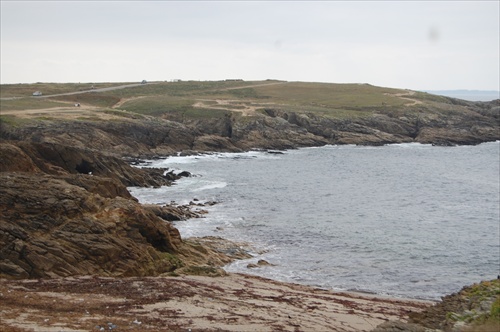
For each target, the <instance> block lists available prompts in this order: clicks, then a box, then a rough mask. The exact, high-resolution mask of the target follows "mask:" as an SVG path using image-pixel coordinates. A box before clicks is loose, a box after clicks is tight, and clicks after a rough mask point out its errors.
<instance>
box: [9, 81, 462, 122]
mask: <svg viewBox="0 0 500 332" xmlns="http://www.w3.org/2000/svg"><path fill="white" fill-rule="evenodd" d="M125 84H130V83H99V84H97V83H95V84H92V83H78V84H76V83H68V84H60V83H37V84H13V85H2V86H1V97H2V98H9V97H13V96H16V97H20V96H21V97H22V96H24V97H25V98H21V99H14V100H1V107H0V110H23V109H38V108H50V107H58V106H62V105H64V104H63V103H62V102H66V103H68V102H71V103H82V104H86V105H91V106H94V107H98V108H101V107H102V108H106V109H110V108H113V107H114V108H116V109H122V110H127V111H129V112H134V113H137V114H141V115H148V116H158V117H163V116H167V117H169V116H172V117H175V118H179V117H182V118H185V117H187V118H218V117H222V116H225V115H226V114H227V113H228V112H231V111H233V113H234V114H236V115H241V114H245V115H247V116H248V115H255V116H259V115H260V114H262V113H263V112H262V111H263V110H264V109H265V108H274V109H280V110H284V111H290V112H299V113H312V114H317V115H320V116H326V117H332V118H349V117H364V116H369V115H371V114H373V113H385V114H391V115H394V114H404V113H407V112H412V111H416V110H418V111H419V112H430V111H431V110H432V111H435V110H437V111H439V110H441V111H443V112H445V111H447V110H449V109H450V108H452V106H453V107H455V106H454V105H452V103H451V101H450V99H449V98H446V97H440V96H435V95H431V94H428V93H422V92H412V91H408V90H403V89H393V88H385V87H377V86H372V85H369V84H334V83H308V82H284V81H274V80H267V81H181V82H151V83H148V84H141V85H138V86H135V87H129V88H124V89H117V90H112V91H105V92H90V93H81V94H75V95H67V96H57V97H53V98H33V97H31V94H32V92H33V91H37V90H38V91H42V92H43V93H44V96H46V95H48V94H59V93H65V92H75V91H83V90H88V89H89V88H90V87H91V86H92V85H94V87H95V88H96V89H98V88H103V87H111V86H120V85H125ZM66 105H67V104H66ZM245 112H246V113H245Z"/></svg>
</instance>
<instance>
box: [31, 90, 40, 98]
mask: <svg viewBox="0 0 500 332" xmlns="http://www.w3.org/2000/svg"><path fill="white" fill-rule="evenodd" d="M41 95H42V92H40V91H35V92H33V96H35V97H39V96H41Z"/></svg>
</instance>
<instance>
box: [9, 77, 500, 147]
mask: <svg viewBox="0 0 500 332" xmlns="http://www.w3.org/2000/svg"><path fill="white" fill-rule="evenodd" d="M34 91H40V92H42V93H43V95H42V96H38V97H36V96H32V93H33V92H34ZM0 98H1V100H0V114H1V115H0V120H1V121H2V123H3V124H4V125H6V126H7V125H8V126H10V127H11V129H12V128H16V127H25V126H26V125H33V123H34V122H38V123H39V124H40V122H41V123H42V125H44V126H48V125H54V122H57V121H73V122H74V121H80V122H81V121H83V122H85V123H94V124H95V123H96V122H99V121H105V122H107V123H117V122H123V121H128V122H131V121H132V122H135V123H145V122H148V123H149V124H148V126H149V125H150V123H151V122H154V121H153V120H155V119H156V121H170V122H169V124H172V122H175V123H178V124H181V125H182V126H186V128H185V129H186V130H185V131H187V132H190V133H192V134H193V135H194V136H196V137H197V138H198V141H200V139H199V138H200V137H204V138H203V139H201V141H200V142H202V143H200V144H196V143H195V142H194V140H196V139H195V138H188V140H191V141H190V143H188V144H187V145H184V146H182V149H183V150H184V149H188V150H193V149H198V150H226V151H235V150H246V149H249V148H293V147H299V146H312V145H323V144H373V145H379V144H386V143H401V142H421V143H433V144H438V145H453V144H477V143H480V142H484V141H491V140H496V139H499V134H498V119H499V107H498V101H497V102H490V103H483V102H468V101H465V100H459V99H454V98H449V97H443V96H437V95H432V94H428V93H424V92H418V91H411V90H405V89H394V88H385V87H377V86H372V85H369V84H334V83H312V82H286V81H278V80H265V81H241V80H226V81H179V82H148V83H145V82H144V83H139V82H136V83H133V82H132V83H130V82H129V83H99V84H97V83H96V84H92V83H86V84H83V83H78V84H74V83H68V84H59V83H37V84H11V85H2V86H1V90H0ZM76 105H78V106H76ZM11 133H12V132H11ZM208 136H211V137H208ZM213 136H218V137H219V139H218V140H217V141H216V142H215V141H214V137H213ZM221 137H222V139H221ZM155 139H156V138H155ZM158 143H160V144H161V142H158ZM172 143H174V142H172V141H170V142H169V144H170V146H172ZM155 144H156V143H155ZM173 149H174V150H175V149H176V148H173Z"/></svg>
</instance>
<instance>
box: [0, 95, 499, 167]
mask: <svg viewBox="0 0 500 332" xmlns="http://www.w3.org/2000/svg"><path fill="white" fill-rule="evenodd" d="M421 107H422V109H418V108H416V109H412V110H411V111H409V110H401V111H397V110H393V111H387V112H379V113H377V112H372V114H371V115H370V116H359V117H350V118H345V119H341V118H331V117H329V116H327V115H325V116H320V115H318V114H313V113H307V112H298V111H290V110H287V109H279V108H276V109H273V108H267V109H264V110H263V111H262V112H260V113H259V112H256V113H254V115H252V116H237V115H231V116H225V117H221V118H212V119H198V120H194V119H177V118H175V119H168V116H167V115H165V118H152V117H143V118H138V119H114V120H112V121H90V120H81V121H69V120H58V121H33V122H27V123H25V124H23V125H22V126H12V125H9V124H8V123H0V127H1V128H0V129H1V130H0V138H3V139H8V140H12V141H25V142H31V143H37V144H41V143H44V144H54V145H57V146H59V147H60V148H58V149H66V150H71V149H75V148H78V149H80V150H85V149H90V150H93V151H100V152H105V153H106V154H108V155H114V156H121V157H123V156H128V157H152V156H166V155H171V154H175V153H177V152H186V153H194V152H204V151H225V152H237V151H245V150H249V149H253V148H261V149H291V148H297V147H306V146H320V145H325V144H360V145H382V144H389V143H404V142H419V143H427V144H435V145H455V144H478V143H481V142H487V141H494V140H498V139H500V100H496V101H492V102H488V103H484V102H483V103H480V102H478V103H472V102H465V101H462V104H460V105H453V104H450V105H448V106H447V107H448V109H440V111H439V112H438V111H436V110H429V107H430V106H428V105H426V106H421ZM441 107H443V106H441ZM69 147H71V148H69ZM21 148H23V147H21ZM23 150H26V148H23ZM80 150H79V152H78V153H80ZM43 153H45V152H43ZM64 153H65V154H66V155H67V154H68V153H70V151H64ZM53 157H54V162H55V159H56V158H55V157H56V156H53ZM76 159H78V158H71V160H69V161H68V160H64V161H63V160H59V161H58V162H57V163H56V165H57V166H61V163H68V162H72V163H74V164H75V165H76V164H78V163H81V162H82V161H81V160H76ZM87 159H88V160H87ZM87 159H86V161H87V162H90V161H92V157H91V156H90V157H87ZM102 162H103V163H104V162H106V164H109V163H111V162H114V161H113V160H112V159H109V158H108V159H107V160H102ZM68 166H70V167H73V166H74V165H73V166H71V165H68ZM102 167H103V165H102V164H98V163H97V162H96V161H93V165H92V167H87V166H86V165H85V164H82V165H80V169H81V170H83V171H85V170H87V169H89V170H90V169H91V170H93V171H98V170H99V171H101V172H103V170H102V169H101V168H102ZM73 168H74V167H73ZM127 172H128V171H127ZM123 176H124V177H127V175H126V174H124V175H123Z"/></svg>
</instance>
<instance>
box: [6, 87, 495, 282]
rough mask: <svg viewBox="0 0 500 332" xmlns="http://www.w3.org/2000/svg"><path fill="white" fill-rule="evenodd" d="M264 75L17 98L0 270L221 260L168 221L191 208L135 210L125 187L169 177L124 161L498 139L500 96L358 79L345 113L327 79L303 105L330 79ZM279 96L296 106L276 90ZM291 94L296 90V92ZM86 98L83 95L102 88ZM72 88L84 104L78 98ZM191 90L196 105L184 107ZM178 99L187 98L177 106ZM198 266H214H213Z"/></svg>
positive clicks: (84, 269)
mask: <svg viewBox="0 0 500 332" xmlns="http://www.w3.org/2000/svg"><path fill="white" fill-rule="evenodd" d="M186 84H187V85H186V88H190V89H194V88H198V84H196V86H193V85H192V84H191V85H189V84H190V83H186ZM206 84H207V85H210V84H211V83H206ZM227 84H229V83H227ZM231 84H233V83H231ZM234 84H236V83H234ZM238 84H239V83H238ZM201 85H203V84H200V86H201ZM267 85H268V87H266V89H268V88H269V89H270V90H263V91H257V90H252V89H250V90H248V89H243V90H242V89H241V87H232V88H231V89H232V90H229V89H226V90H203V91H201V90H200V91H198V90H196V91H198V92H196V93H197V94H194V95H191V94H190V93H191V92H189V91H190V90H186V91H177V90H175V91H172V90H171V89H174V88H175V89H177V88H178V87H181V85H169V84H164V86H163V85H162V84H157V86H156V87H155V86H154V85H151V86H150V89H152V90H151V91H150V92H149V93H153V95H150V96H149V99H148V98H146V97H148V96H147V95H145V96H137V95H135V93H137V92H134V91H135V90H134V91H130V92H129V93H134V94H133V95H132V97H130V96H129V97H128V98H124V100H121V101H120V102H119V103H116V104H114V105H110V107H111V106H112V107H114V108H112V109H111V108H103V107H97V106H92V105H85V104H83V102H82V106H81V107H79V108H77V109H69V108H68V107H67V104H64V105H66V107H56V108H54V109H43V108H42V109H35V110H24V111H25V112H24V113H23V111H22V110H21V111H19V110H18V109H17V108H16V107H17V106H16V105H14V104H13V106H12V107H13V109H12V110H9V113H8V114H7V115H4V114H2V116H0V177H1V179H0V276H5V277H11V278H26V277H30V278H31V277H47V276H56V275H57V276H58V275H61V276H67V275H73V274H101V275H122V276H123V275H158V274H161V273H164V272H172V271H174V270H178V269H179V268H181V267H183V269H184V270H189V268H188V265H189V264H194V265H196V266H204V265H207V264H208V265H207V266H211V267H215V266H216V265H217V264H220V263H222V262H227V260H226V259H227V257H225V256H223V255H219V254H218V253H216V252H215V251H214V250H213V249H210V248H208V249H207V248H206V246H203V245H199V244H193V243H187V242H185V241H183V240H182V239H181V237H180V236H179V234H178V232H177V230H176V229H175V228H173V227H172V226H171V225H170V224H169V223H168V222H167V221H168V220H178V219H182V218H187V217H192V216H193V213H192V212H191V211H189V210H188V209H185V208H180V207H176V206H165V207H157V206H143V205H140V204H139V203H138V202H137V201H136V200H135V199H134V198H133V197H131V195H130V193H129V192H128V190H127V189H126V187H127V186H153V187H157V186H161V185H170V184H171V183H172V181H175V179H176V176H175V175H173V174H165V170H162V169H140V168H135V167H131V166H130V165H129V163H128V162H127V161H126V159H124V158H125V157H127V158H142V157H144V158H153V157H157V156H167V155H172V154H176V153H186V154H191V153H198V152H205V151H229V152H236V151H246V150H249V149H254V148H257V149H292V148H298V147H306V146H321V145H325V144H365V145H366V144H369V145H380V144H387V143H402V142H420V143H431V144H436V145H454V144H477V143H481V142H486V141H493V140H498V139H500V131H499V128H500V127H499V121H500V115H499V114H500V100H496V101H492V102H489V103H484V102H478V103H473V102H466V101H460V100H456V99H446V98H437V97H432V96H420V97H419V98H420V99H418V98H417V97H416V96H417V94H416V93H414V92H408V91H403V90H398V91H396V92H397V93H395V91H392V90H391V91H388V90H387V91H386V89H384V90H381V91H379V90H380V89H379V88H376V87H370V86H361V85H354V86H351V87H350V88H349V89H353V90H352V91H351V92H350V95H349V96H348V97H349V98H347V99H348V100H354V102H349V103H347V104H342V105H341V104H338V105H337V106H338V107H339V108H340V107H341V108H342V109H336V108H332V107H334V106H335V105H333V104H332V103H333V101H332V100H334V99H335V98H333V99H332V98H331V95H332V94H333V95H334V94H339V93H341V91H340V90H339V89H341V90H342V89H344V87H340V88H339V87H337V86H336V85H328V86H327V87H328V89H327V90H325V91H326V92H325V93H324V94H322V95H318V96H319V97H318V98H319V99H324V100H326V101H325V102H327V103H329V104H328V105H326V104H325V105H320V102H319V101H317V100H312V101H309V99H310V98H309V93H312V94H314V93H316V92H315V91H316V90H315V89H325V86H326V85H309V84H287V83H286V82H283V83H280V85H279V86H280V89H283V90H279V91H277V90H272V89H273V88H276V87H277V86H278V85H276V83H268V84H267ZM255 86H259V85H255ZM148 87H149V85H148V86H141V89H142V90H140V91H142V93H146V94H147V93H148V91H149V90H147V89H148ZM270 87H272V88H270ZM299 88H300V89H299ZM158 89H160V90H158ZM162 89H164V90H162ZM235 89H240V90H239V92H238V95H241V96H242V97H241V100H236V101H235V100H234V98H236V97H235V94H234V93H235V91H236V90H235ZM287 89H292V90H287ZM294 89H295V90H294ZM297 89H299V90H297ZM304 89H306V90H307V91H306V92H304ZM359 89H364V90H363V91H365V92H366V93H368V94H371V95H370V96H371V97H370V98H377V99H376V100H380V101H382V103H381V104H377V105H372V104H366V105H368V106H360V105H362V104H363V103H366V102H367V101H366V100H368V101H370V100H371V99H369V98H365V99H366V100H364V101H363V100H362V99H363V96H362V95H361V94H359V93H358V92H359V91H360V90H359ZM120 91H121V93H124V90H120ZM138 91H139V90H138ZM193 91H194V90H193ZM374 91H375V92H374ZM285 92H286V93H287V94H286V97H287V99H290V98H291V99H292V102H284V99H283V98H281V97H279V96H278V95H279V93H285ZM273 93H274V97H272V96H271V95H273ZM277 94H278V95H277ZM295 94H300V95H301V98H302V99H301V98H297V99H295V98H294V96H295ZM212 95H214V97H211V98H212V99H211V100H208V101H207V99H206V98H208V97H207V96H212ZM85 96H86V98H87V99H85V100H84V101H85V102H89V103H91V102H95V100H94V99H95V98H97V99H99V100H101V99H102V98H103V97H106V96H101V95H97V94H95V95H85ZM165 96H167V97H165ZM221 96H222V97H221ZM249 96H250V97H251V98H250V97H249ZM277 96H278V97H277ZM108 97H109V96H108ZM111 97H113V98H111ZM111 97H110V100H114V101H115V102H116V100H120V98H118V97H117V96H111ZM410 97H411V98H410ZM72 98H76V99H75V101H78V102H80V100H77V99H78V98H80V97H79V96H74V95H72ZM164 98H167V99H164ZM183 98H185V100H184V99H183ZM197 98H204V99H197ZM220 98H226V99H224V100H222V99H220ZM238 98H240V97H238ZM273 98H274V99H273ZM347 99H346V100H347ZM357 99H360V100H361V101H359V102H358V101H357ZM127 100H140V101H141V103H142V104H140V105H136V106H135V112H130V111H126V110H124V109H121V108H123V107H127V108H128V107H133V106H134V105H133V104H130V103H129V104H127V102H126V101H127ZM158 100H159V101H160V102H159V104H158V105H155V104H154V103H156V102H157V101H158ZM165 100H166V101H167V102H164V101H165ZM193 100H202V101H201V102H199V103H195V104H192V103H193ZM263 101H266V103H263ZM267 101H269V102H267ZM53 102H56V100H54V101H53ZM57 102H61V100H57ZM66 102H67V101H66ZM408 102H410V103H409V105H410V106H407V105H408V104H407V103H408ZM14 103H15V101H14ZM170 103H173V105H174V106H172V104H170ZM175 103H181V104H182V103H185V105H184V106H182V107H180V109H181V111H180V113H179V112H177V111H175V107H176V106H175ZM387 103H389V104H387ZM196 105H198V106H196ZM199 105H202V106H201V107H202V108H201V110H200V108H199V107H200V106H199ZM332 105H333V106H332ZM370 105H372V106H370ZM14 106H16V107H14ZM337 106H335V107H337ZM19 107H20V106H19ZM40 107H41V106H40ZM4 108H8V105H7V106H5V105H2V109H4ZM153 108H155V109H156V108H157V109H158V110H153V111H151V109H153ZM144 109H146V111H147V112H145V111H144ZM58 112H59V113H58ZM141 112H143V113H141ZM144 112H145V113H144ZM148 112H149V113H148ZM151 112H152V113H154V114H155V115H152V114H151ZM127 160H130V159H127ZM187 175H189V174H187ZM165 201H169V199H168V198H166V199H165ZM166 220H167V221H166ZM191 270H192V271H195V270H197V269H196V268H193V269H191ZM201 270H203V269H201ZM197 271H200V270H199V269H198V270H197ZM206 271H211V272H210V273H212V272H215V273H217V271H215V270H212V269H211V268H208V269H206Z"/></svg>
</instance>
